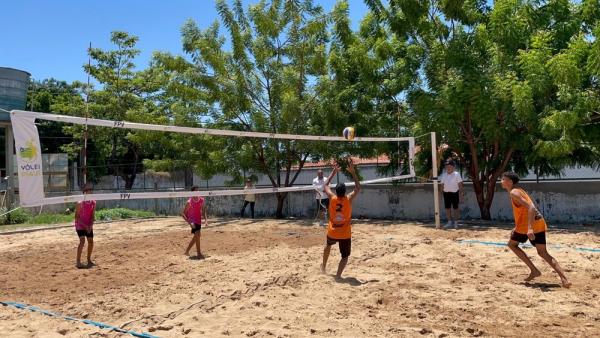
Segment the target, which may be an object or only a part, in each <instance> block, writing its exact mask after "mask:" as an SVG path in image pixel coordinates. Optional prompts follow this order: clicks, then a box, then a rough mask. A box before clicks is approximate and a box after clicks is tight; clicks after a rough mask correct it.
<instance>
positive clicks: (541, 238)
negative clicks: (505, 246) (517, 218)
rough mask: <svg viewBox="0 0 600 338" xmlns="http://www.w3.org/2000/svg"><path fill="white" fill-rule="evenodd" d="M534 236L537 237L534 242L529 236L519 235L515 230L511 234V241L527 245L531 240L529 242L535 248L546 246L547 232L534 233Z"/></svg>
mask: <svg viewBox="0 0 600 338" xmlns="http://www.w3.org/2000/svg"><path fill="white" fill-rule="evenodd" d="M534 235H535V239H534V240H533V241H532V240H530V239H529V237H527V234H522V233H518V232H516V231H514V230H513V232H512V233H511V234H510V239H512V240H513V241H517V242H519V243H525V242H527V240H528V239H529V242H530V243H531V245H533V246H535V245H536V244H544V245H545V244H546V232H545V231H542V232H538V233H534Z"/></svg>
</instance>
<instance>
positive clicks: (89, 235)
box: [75, 229, 94, 238]
mask: <svg viewBox="0 0 600 338" xmlns="http://www.w3.org/2000/svg"><path fill="white" fill-rule="evenodd" d="M75 231H77V236H79V237H87V238H94V230H92V231H90V232H89V233H88V232H87V230H77V229H75Z"/></svg>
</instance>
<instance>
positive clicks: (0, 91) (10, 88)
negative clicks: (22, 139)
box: [0, 67, 31, 209]
mask: <svg viewBox="0 0 600 338" xmlns="http://www.w3.org/2000/svg"><path fill="white" fill-rule="evenodd" d="M30 76H31V74H29V73H27V72H25V71H22V70H18V69H13V68H6V67H0V133H1V134H0V138H1V139H2V143H3V144H4V146H3V147H0V173H1V175H0V180H1V181H0V189H1V190H2V191H1V192H2V198H1V201H0V207H5V208H7V209H8V208H10V207H11V206H12V205H13V199H14V187H15V182H13V180H12V179H11V178H13V177H14V161H15V158H14V153H15V152H14V139H13V133H12V126H11V123H10V114H9V112H10V111H11V110H13V109H23V110H24V109H25V107H26V103H27V90H28V88H29V78H30Z"/></svg>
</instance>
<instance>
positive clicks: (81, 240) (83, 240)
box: [79, 237, 85, 246]
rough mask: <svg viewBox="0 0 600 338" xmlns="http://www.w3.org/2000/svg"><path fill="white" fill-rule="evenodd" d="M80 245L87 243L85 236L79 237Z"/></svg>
mask: <svg viewBox="0 0 600 338" xmlns="http://www.w3.org/2000/svg"><path fill="white" fill-rule="evenodd" d="M79 245H80V246H81V245H85V237H79Z"/></svg>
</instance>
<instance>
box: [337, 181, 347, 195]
mask: <svg viewBox="0 0 600 338" xmlns="http://www.w3.org/2000/svg"><path fill="white" fill-rule="evenodd" d="M335 194H336V195H337V197H344V196H346V185H345V184H344V183H338V184H337V185H336V186H335Z"/></svg>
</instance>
